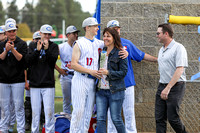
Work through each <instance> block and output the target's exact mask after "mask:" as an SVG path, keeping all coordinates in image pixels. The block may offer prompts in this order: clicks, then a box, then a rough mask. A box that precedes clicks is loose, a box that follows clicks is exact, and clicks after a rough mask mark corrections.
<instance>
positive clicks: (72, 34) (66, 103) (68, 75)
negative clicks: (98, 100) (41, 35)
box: [55, 25, 80, 115]
mask: <svg viewBox="0 0 200 133" xmlns="http://www.w3.org/2000/svg"><path fill="white" fill-rule="evenodd" d="M78 32H80V31H79V30H77V29H76V27H75V26H73V25H71V26H68V27H67V29H66V36H67V38H68V40H67V42H65V43H62V44H60V45H59V54H60V60H61V68H59V67H58V66H57V65H56V67H55V68H56V70H57V71H58V72H59V73H60V74H61V77H60V84H61V87H62V93H63V112H65V113H68V114H70V115H71V80H72V77H73V75H74V70H73V69H71V60H72V50H73V44H74V42H75V41H76V40H77V39H78Z"/></svg>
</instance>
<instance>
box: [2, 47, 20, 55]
mask: <svg viewBox="0 0 200 133" xmlns="http://www.w3.org/2000/svg"><path fill="white" fill-rule="evenodd" d="M3 49H4V50H6V48H3ZM14 49H15V50H16V49H17V47H14ZM11 53H12V52H11V50H9V51H8V52H7V54H8V56H10V54H11Z"/></svg>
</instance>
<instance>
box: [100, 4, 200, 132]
mask: <svg viewBox="0 0 200 133" xmlns="http://www.w3.org/2000/svg"><path fill="white" fill-rule="evenodd" d="M101 6H102V7H101V21H102V24H103V25H102V26H101V31H103V29H104V28H105V27H106V24H107V22H108V21H109V20H112V19H116V20H118V21H119V22H120V26H121V36H122V37H124V38H126V39H129V40H131V41H132V42H133V43H134V44H135V45H136V46H137V47H138V48H139V49H141V50H142V51H144V52H145V53H148V54H150V55H153V56H156V57H157V56H158V51H159V49H160V47H161V46H162V44H159V43H158V41H157V38H156V34H155V33H156V30H157V26H158V25H159V24H161V23H164V22H165V21H164V16H165V14H171V15H176V16H197V17H199V16H200V1H199V0H102V5H101ZM172 26H173V28H174V31H175V35H174V39H175V40H176V41H178V42H180V43H182V44H183V45H184V46H185V47H186V49H187V53H188V59H189V67H188V68H187V69H186V73H187V79H188V80H189V79H190V77H191V76H192V75H193V74H196V73H198V72H200V62H199V61H198V58H199V57H200V39H199V38H200V34H198V32H197V28H198V25H177V24H173V25H172ZM132 64H133V69H134V74H135V80H136V84H137V85H136V87H135V99H136V104H135V112H136V123H137V129H138V131H139V132H155V119H154V101H155V92H156V89H157V85H158V80H159V73H158V64H157V63H149V62H146V61H142V62H139V63H138V62H135V61H132ZM199 107H200V83H194V82H190V83H187V90H186V93H185V97H184V101H183V104H182V105H181V117H182V118H183V122H184V123H185V125H186V127H187V129H188V130H189V132H190V133H195V132H197V133H199V132H200V121H199V120H200V111H199V110H200V109H199ZM168 131H170V132H171V131H172V132H173V130H172V129H171V127H170V126H168Z"/></svg>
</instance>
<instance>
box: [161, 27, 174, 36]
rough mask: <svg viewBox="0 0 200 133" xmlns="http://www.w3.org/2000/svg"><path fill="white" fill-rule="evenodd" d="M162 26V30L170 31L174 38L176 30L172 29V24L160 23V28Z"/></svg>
mask: <svg viewBox="0 0 200 133" xmlns="http://www.w3.org/2000/svg"><path fill="white" fill-rule="evenodd" d="M159 27H161V28H162V32H163V33H165V32H168V34H169V36H170V37H171V38H172V37H173V35H174V31H173V29H172V26H171V25H170V24H160V25H158V28H159Z"/></svg>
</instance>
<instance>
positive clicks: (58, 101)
mask: <svg viewBox="0 0 200 133" xmlns="http://www.w3.org/2000/svg"><path fill="white" fill-rule="evenodd" d="M56 64H57V65H58V66H60V65H61V62H60V60H58V61H57V63H56ZM55 80H56V81H55V106H54V109H55V111H54V112H55V113H58V112H62V111H63V107H62V103H63V102H62V89H61V85H60V79H59V73H58V72H57V71H56V70H55ZM40 132H41V131H40ZM13 133H17V129H16V124H15V127H14V132H13ZM26 133H31V131H26Z"/></svg>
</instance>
